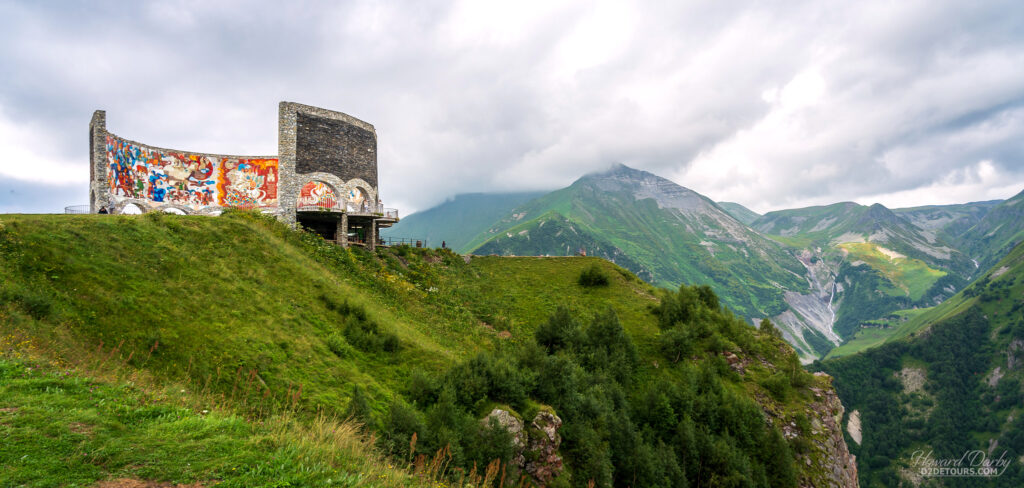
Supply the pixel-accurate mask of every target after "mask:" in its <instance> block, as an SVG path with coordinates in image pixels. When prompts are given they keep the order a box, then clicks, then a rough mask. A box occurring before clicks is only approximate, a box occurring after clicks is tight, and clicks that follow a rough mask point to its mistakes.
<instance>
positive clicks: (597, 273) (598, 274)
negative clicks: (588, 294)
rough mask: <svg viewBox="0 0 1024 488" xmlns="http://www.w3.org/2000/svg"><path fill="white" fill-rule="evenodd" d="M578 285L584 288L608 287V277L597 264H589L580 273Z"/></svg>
mask: <svg viewBox="0 0 1024 488" xmlns="http://www.w3.org/2000/svg"><path fill="white" fill-rule="evenodd" d="M579 284H580V286H585V287H595V286H608V275H607V274H605V272H604V271H603V270H601V267H600V266H598V265H597V264H591V265H590V266H589V267H588V268H587V269H585V270H583V272H582V273H580V279H579Z"/></svg>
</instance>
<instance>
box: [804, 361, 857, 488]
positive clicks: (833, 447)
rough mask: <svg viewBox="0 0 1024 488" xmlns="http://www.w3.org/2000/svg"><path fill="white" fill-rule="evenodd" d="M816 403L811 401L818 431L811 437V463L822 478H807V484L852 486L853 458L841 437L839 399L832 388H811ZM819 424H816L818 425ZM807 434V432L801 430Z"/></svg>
mask: <svg viewBox="0 0 1024 488" xmlns="http://www.w3.org/2000/svg"><path fill="white" fill-rule="evenodd" d="M815 376H824V377H827V378H828V379H829V380H831V377H830V376H828V375H827V374H825V373H815ZM811 390H812V391H813V392H814V394H815V398H817V399H818V401H817V402H814V403H812V404H811V409H812V412H813V414H814V417H815V419H814V423H815V425H821V429H822V434H823V435H816V436H814V439H815V440H814V443H815V447H817V448H818V449H819V453H820V456H814V459H815V462H818V463H820V464H821V468H822V469H821V471H820V472H819V473H820V475H821V476H822V477H823V479H817V480H811V484H810V485H809V486H815V487H819V488H820V487H824V486H828V487H841V488H856V487H857V485H858V481H857V457H856V456H854V455H853V454H850V449H849V448H848V447H847V446H846V440H845V439H844V438H843V427H842V421H843V412H844V409H843V404H842V402H840V401H839V396H838V395H836V391H835V389H834V388H831V387H829V388H812V389H811ZM819 423H820V424H819ZM804 435H807V433H804Z"/></svg>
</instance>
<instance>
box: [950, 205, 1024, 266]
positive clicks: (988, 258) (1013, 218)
mask: <svg viewBox="0 0 1024 488" xmlns="http://www.w3.org/2000/svg"><path fill="white" fill-rule="evenodd" d="M954 242H956V243H957V244H958V245H959V246H960V247H961V248H962V249H964V252H966V253H968V254H969V255H971V256H972V257H973V258H974V259H975V260H976V261H977V262H978V264H979V266H980V267H981V269H988V268H990V267H991V266H993V265H994V264H995V263H997V262H998V261H999V260H1000V259H1002V258H1003V256H1005V255H1006V254H1007V253H1009V252H1010V250H1012V249H1013V248H1014V247H1016V246H1017V244H1020V243H1021V242H1024V192H1021V193H1018V194H1017V195H1015V196H1014V197H1013V198H1010V199H1008V200H1006V201H1004V202H1002V203H1000V204H999V205H996V206H995V207H992V209H990V210H989V211H988V212H987V213H985V216H984V217H982V218H981V220H979V221H978V222H977V223H976V224H974V226H973V227H971V228H969V229H967V230H966V231H965V232H963V233H961V234H959V235H957V236H956V237H955V238H954Z"/></svg>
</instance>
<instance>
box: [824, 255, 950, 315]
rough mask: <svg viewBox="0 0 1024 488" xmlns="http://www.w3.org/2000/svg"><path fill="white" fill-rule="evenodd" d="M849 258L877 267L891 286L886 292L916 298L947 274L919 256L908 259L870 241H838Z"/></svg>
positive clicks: (915, 299)
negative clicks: (929, 264) (926, 262)
mask: <svg viewBox="0 0 1024 488" xmlns="http://www.w3.org/2000/svg"><path fill="white" fill-rule="evenodd" d="M839 248H840V249H843V250H844V251H846V252H847V253H848V254H847V259H849V260H850V261H863V262H864V263H865V264H867V265H868V266H870V267H871V268H873V269H875V270H877V271H879V272H880V273H881V274H882V276H884V277H885V278H886V280H888V282H889V283H890V284H891V285H892V286H893V288H894V290H893V289H891V290H888V291H887V292H890V293H895V294H897V295H903V296H906V297H909V298H910V299H911V300H914V301H917V300H920V299H921V298H922V297H923V296H924V294H925V292H926V291H928V290H929V289H930V288H931V287H932V285H934V284H935V282H936V281H938V280H939V278H942V277H943V276H946V274H948V273H947V272H945V271H942V270H937V269H932V268H930V267H929V266H928V265H927V264H925V263H924V262H923V261H921V260H920V259H912V258H908V257H906V256H903V255H902V254H899V253H896V252H894V251H891V250H889V249H886V248H884V247H882V246H879V245H878V244H875V243H872V242H849V243H845V244H840V245H839Z"/></svg>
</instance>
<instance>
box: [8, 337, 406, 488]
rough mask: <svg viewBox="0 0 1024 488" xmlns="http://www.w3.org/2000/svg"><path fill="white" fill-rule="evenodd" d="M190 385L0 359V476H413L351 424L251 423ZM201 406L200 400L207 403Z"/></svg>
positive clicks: (347, 480)
mask: <svg viewBox="0 0 1024 488" xmlns="http://www.w3.org/2000/svg"><path fill="white" fill-rule="evenodd" d="M203 400H205V401H207V402H209V401H210V400H211V399H210V398H209V397H207V398H201V397H197V396H196V395H195V394H194V393H193V392H189V391H186V390H184V389H183V390H180V391H178V390H174V389H170V388H167V389H157V390H155V389H152V388H148V389H147V388H143V387H140V386H138V385H137V384H136V383H135V382H132V381H111V380H103V379H96V378H92V377H89V376H86V375H83V374H81V373H80V372H78V371H76V370H71V369H67V368H58V367H55V366H53V365H49V364H46V363H44V362H39V361H37V360H32V359H28V358H25V357H21V358H14V357H7V358H0V436H2V437H3V439H4V442H3V443H0V460H3V463H2V466H3V467H0V485H2V486H25V487H50V486H68V487H74V486H92V485H93V484H94V483H95V482H97V481H102V480H108V479H132V480H146V481H158V482H167V483H174V484H182V483H195V482H200V483H204V484H206V483H208V484H216V485H217V486H224V487H251V486H413V485H416V484H418V483H416V480H415V479H414V478H412V477H411V476H409V475H408V474H407V473H406V472H404V471H402V470H400V469H395V468H394V467H391V466H389V465H388V464H387V461H386V460H385V459H384V458H383V457H381V456H380V455H378V454H376V453H375V449H374V448H373V447H372V446H371V445H369V444H368V442H367V440H366V439H365V437H364V435H363V434H361V433H359V431H358V430H357V426H355V425H352V424H345V423H341V422H328V421H326V420H325V419H322V418H321V419H318V420H317V421H315V422H313V423H312V425H313V426H314V428H312V429H311V428H308V427H302V426H299V425H298V424H296V423H295V422H294V419H292V418H291V417H289V416H287V415H277V416H272V417H267V418H264V419H262V420H261V421H260V422H253V421H251V420H248V419H246V418H244V417H241V416H239V415H237V414H233V413H231V412H228V411H225V410H222V409H218V408H215V407H213V406H207V407H206V408H202V407H197V406H196V405H203V403H202V401H203ZM205 405H210V404H209V403H206V404H205Z"/></svg>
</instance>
